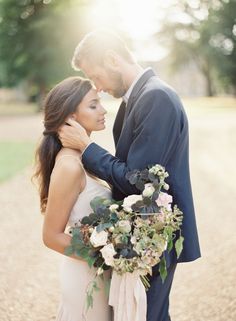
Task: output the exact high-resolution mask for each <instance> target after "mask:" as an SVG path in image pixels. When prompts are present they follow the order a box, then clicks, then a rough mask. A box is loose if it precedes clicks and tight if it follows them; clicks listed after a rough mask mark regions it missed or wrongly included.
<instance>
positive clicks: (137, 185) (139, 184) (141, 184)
mask: <svg viewBox="0 0 236 321" xmlns="http://www.w3.org/2000/svg"><path fill="white" fill-rule="evenodd" d="M135 187H136V188H137V189H138V190H140V191H143V190H144V188H145V186H144V182H143V181H142V180H138V181H137V182H136V184H135Z"/></svg>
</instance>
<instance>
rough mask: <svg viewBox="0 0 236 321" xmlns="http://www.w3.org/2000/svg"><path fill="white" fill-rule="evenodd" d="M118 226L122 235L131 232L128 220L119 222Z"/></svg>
mask: <svg viewBox="0 0 236 321" xmlns="http://www.w3.org/2000/svg"><path fill="white" fill-rule="evenodd" d="M117 225H118V227H119V230H120V231H121V232H122V233H129V232H130V231H131V225H130V222H129V221H127V220H122V221H119V222H118V224H117Z"/></svg>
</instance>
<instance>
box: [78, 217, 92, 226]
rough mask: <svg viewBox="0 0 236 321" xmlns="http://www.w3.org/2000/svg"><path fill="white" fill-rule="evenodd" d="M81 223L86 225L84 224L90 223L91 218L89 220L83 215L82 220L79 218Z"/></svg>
mask: <svg viewBox="0 0 236 321" xmlns="http://www.w3.org/2000/svg"><path fill="white" fill-rule="evenodd" d="M81 223H82V224H83V225H86V224H88V225H91V223H92V222H91V220H90V218H89V217H88V216H84V217H83V218H82V220H81Z"/></svg>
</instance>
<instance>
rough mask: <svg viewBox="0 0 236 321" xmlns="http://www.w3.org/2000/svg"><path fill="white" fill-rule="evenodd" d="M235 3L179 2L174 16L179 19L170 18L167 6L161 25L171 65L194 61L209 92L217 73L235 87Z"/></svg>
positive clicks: (174, 67) (171, 13)
mask: <svg viewBox="0 0 236 321" xmlns="http://www.w3.org/2000/svg"><path fill="white" fill-rule="evenodd" d="M235 5H236V2H235V0H231V1H229V0H228V1H227V0H214V1H206V0H201V1H200V0H199V1H196V2H193V1H182V2H178V11H175V15H174V16H175V17H180V18H181V19H179V20H178V18H177V19H173V11H171V10H170V12H169V15H168V17H167V22H166V24H165V25H164V28H163V33H162V34H163V35H164V37H165V38H167V39H168V41H167V42H168V45H169V47H170V48H171V57H172V68H173V69H178V68H181V67H182V66H183V65H185V64H186V63H187V62H189V61H194V62H195V63H196V64H197V66H198V68H199V70H200V71H201V72H202V74H203V75H204V77H205V79H206V84H207V94H208V95H209V96H213V95H214V94H215V93H216V89H215V86H214V83H215V79H216V77H218V78H219V80H220V81H221V82H222V83H224V84H225V85H227V86H228V87H229V86H230V85H231V86H233V87H235V74H236V73H235V68H236V61H235V49H236V48H235V45H236V44H235V34H236V27H235V26H234V24H235V20H234V13H235V11H236V7H235ZM234 33H235V34H234ZM227 46H228V50H226V47H227ZM229 47H230V48H229ZM229 49H230V50H229Z"/></svg>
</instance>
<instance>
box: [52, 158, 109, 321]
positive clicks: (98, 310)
mask: <svg viewBox="0 0 236 321" xmlns="http://www.w3.org/2000/svg"><path fill="white" fill-rule="evenodd" d="M66 156H68V157H74V158H76V159H77V160H78V162H80V164H81V161H80V159H79V158H77V157H76V156H72V155H62V156H61V157H59V158H58V159H57V162H56V164H57V163H58V162H59V161H60V160H61V159H62V158H64V157H66ZM85 175H86V185H85V188H84V190H83V191H82V192H81V193H80V195H79V196H78V199H77V201H76V203H75V204H74V207H73V209H72V211H71V213H70V217H69V220H68V223H67V228H68V227H72V226H75V224H76V223H78V221H79V220H80V219H82V218H83V217H84V216H86V215H89V214H90V213H91V212H92V209H91V207H90V201H91V200H92V199H93V198H94V197H96V196H101V197H104V198H111V191H110V189H109V188H108V187H106V186H105V184H104V185H103V184H102V183H101V182H99V180H96V179H95V178H92V177H90V176H89V175H88V174H87V173H86V171H85ZM95 272H96V271H95V269H94V268H90V267H89V266H88V264H87V262H85V261H82V260H77V259H74V258H70V257H67V256H63V257H62V263H61V267H60V283H61V302H60V305H59V309H58V313H57V317H56V321H111V320H112V310H111V307H110V306H109V305H108V295H107V294H106V293H105V287H104V284H103V282H102V281H101V280H100V278H98V279H97V284H98V287H99V289H100V290H99V291H94V294H93V301H94V302H93V308H90V309H89V310H88V311H87V312H86V291H87V287H88V285H89V283H90V282H91V281H92V280H93V279H94V276H95Z"/></svg>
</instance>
